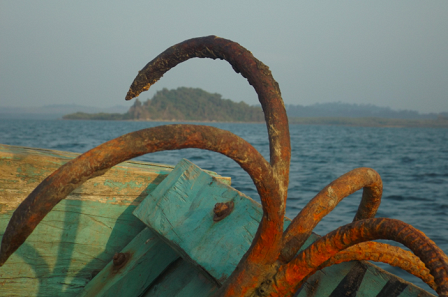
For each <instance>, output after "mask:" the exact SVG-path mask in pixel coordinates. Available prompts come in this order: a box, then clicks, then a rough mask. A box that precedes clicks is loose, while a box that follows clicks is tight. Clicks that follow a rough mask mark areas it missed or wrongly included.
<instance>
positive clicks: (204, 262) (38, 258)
mask: <svg viewBox="0 0 448 297" xmlns="http://www.w3.org/2000/svg"><path fill="white" fill-rule="evenodd" d="M76 156H77V154H74V153H65V152H57V151H50V150H39V149H30V148H23V147H13V146H7V145H0V169H1V170H0V236H1V235H2V234H3V232H4V230H5V228H6V225H7V223H8V221H9V218H10V217H11V215H12V213H13V211H14V209H15V208H16V207H17V205H18V204H19V203H20V202H21V201H22V200H23V199H24V198H25V197H26V196H27V195H28V194H29V193H30V192H31V191H32V190H33V189H34V188H35V187H36V186H37V185H38V184H39V183H40V181H41V180H43V179H44V178H45V177H46V176H47V175H48V174H50V173H51V172H53V171H54V170H56V169H57V168H59V167H60V166H61V165H62V164H64V163H65V162H67V161H68V160H70V159H72V158H74V157H76ZM229 184H230V179H229V178H223V177H220V176H219V175H217V174H216V173H212V172H204V171H202V170H200V169H199V168H198V167H196V166H195V165H194V164H192V163H190V162H188V161H186V160H183V161H181V162H180V163H179V164H178V165H177V166H176V168H175V169H173V167H172V166H167V165H156V164H149V163H143V162H124V163H122V164H120V166H116V167H114V168H113V169H111V170H110V171H109V172H107V173H106V174H105V175H103V176H99V177H96V178H93V179H91V180H89V181H87V182H86V183H85V184H83V185H82V186H81V187H79V188H78V189H76V190H75V191H74V192H73V193H72V194H70V195H69V196H68V197H67V198H66V199H65V200H63V201H62V202H61V203H59V204H58V205H57V206H56V207H55V208H54V209H53V210H52V211H51V212H50V213H49V215H47V217H45V219H44V220H43V221H42V222H41V224H40V225H39V226H38V227H37V228H36V229H35V231H34V232H33V234H32V235H31V236H30V237H29V238H28V239H27V241H26V242H25V244H24V245H22V246H21V247H20V248H19V250H17V252H15V253H14V254H13V255H12V256H11V258H10V259H9V260H8V262H7V263H6V264H5V265H4V266H3V267H1V268H0V296H211V294H213V292H214V291H215V290H216V289H217V288H218V287H219V286H220V285H221V284H222V282H223V281H224V280H225V279H226V278H227V277H228V276H229V275H230V273H231V272H232V271H233V269H234V268H235V267H236V264H237V263H238V261H239V259H240V258H241V256H242V255H243V254H244V253H245V251H246V250H247V249H248V247H249V245H250V243H251V241H252V238H253V236H254V235H255V232H256V229H257V227H258V222H259V220H260V219H261V208H260V205H259V204H258V203H257V202H255V201H253V200H251V199H250V198H248V197H247V196H245V195H244V194H242V193H240V192H238V191H236V190H235V189H233V188H231V187H230V186H229ZM228 200H232V201H234V202H235V209H234V211H233V212H232V214H231V216H229V217H228V218H226V219H224V220H222V221H220V222H213V216H212V210H213V206H214V205H215V203H217V202H225V201H228ZM137 207H138V208H137ZM133 213H134V214H133ZM288 223H289V220H286V224H285V227H286V225H287V224H288ZM316 236H317V235H312V236H311V237H310V239H309V240H308V243H307V244H309V243H311V242H312V241H313V240H315V238H316ZM117 252H121V253H123V254H125V255H127V260H126V262H125V263H124V264H123V266H117V265H114V263H113V261H112V258H113V256H114V254H115V253H117ZM347 292H351V293H350V294H349V295H347ZM296 296H300V297H304V296H432V295H431V294H429V293H427V292H425V291H423V290H421V289H419V288H417V287H415V286H414V285H412V284H409V283H407V282H405V281H403V280H401V279H399V278H397V277H395V276H394V275H392V274H389V273H387V272H385V271H383V270H381V269H379V268H378V267H376V266H375V265H372V264H370V263H368V262H357V261H353V262H349V263H344V264H339V265H335V266H332V267H328V268H325V269H324V270H323V271H321V272H318V273H316V274H315V275H313V276H312V277H311V278H310V279H309V280H308V282H307V283H306V284H305V285H304V286H303V287H302V289H301V290H300V291H299V292H298V293H297V295H296Z"/></svg>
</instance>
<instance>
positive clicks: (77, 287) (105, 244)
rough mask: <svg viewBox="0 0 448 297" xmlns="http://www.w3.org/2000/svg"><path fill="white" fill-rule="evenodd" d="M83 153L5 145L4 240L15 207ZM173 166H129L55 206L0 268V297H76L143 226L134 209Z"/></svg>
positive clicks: (0, 162)
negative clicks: (38, 186) (133, 212)
mask: <svg viewBox="0 0 448 297" xmlns="http://www.w3.org/2000/svg"><path fill="white" fill-rule="evenodd" d="M77 155H78V154H75V153H66V152H58V151H52V150H42V149H31V148H24V147H15V146H8V145H0V237H1V236H2V235H3V232H4V230H5V229H6V226H7V224H8V222H9V219H10V217H11V215H12V213H13V211H14V209H15V208H16V207H17V205H18V204H19V203H20V202H21V201H22V200H23V199H25V198H26V196H27V195H28V194H29V193H30V192H31V191H32V190H33V189H34V188H35V187H36V186H37V185H38V184H39V183H40V181H42V180H43V179H44V178H45V177H46V176H47V175H49V174H50V173H52V172H53V171H54V170H56V169H57V168H59V167H60V166H61V165H63V164H64V163H66V162H67V161H69V160H71V159H72V158H74V157H76V156H77ZM172 168H173V166H168V165H156V164H150V163H145V162H124V163H122V164H120V166H116V167H114V168H112V169H111V170H110V171H108V172H107V173H106V174H105V175H103V176H99V177H96V178H93V179H91V180H89V181H87V182H86V183H84V184H83V185H82V186H81V187H79V188H78V189H76V190H75V191H74V192H73V193H72V194H70V195H69V196H68V197H67V198H66V199H65V200H63V201H62V202H61V203H59V204H58V205H56V207H55V208H54V209H53V210H52V211H51V212H50V214H49V215H48V216H47V217H46V218H45V219H44V220H43V221H42V223H41V225H39V226H38V227H37V228H36V230H35V232H33V234H32V235H31V236H30V237H29V238H28V240H27V241H26V242H25V244H24V245H23V246H22V247H21V248H20V249H19V250H17V252H16V253H14V254H13V255H12V257H11V258H10V259H9V260H8V262H7V263H6V264H5V265H4V266H3V267H1V268H0V296H61V295H63V296H75V295H77V294H78V293H79V292H80V291H81V290H82V288H83V287H84V286H85V285H86V284H87V283H88V282H89V281H90V280H91V279H92V276H93V274H95V273H97V272H98V271H100V270H101V269H103V268H104V267H105V266H106V264H107V263H108V262H109V261H110V260H111V259H112V257H113V255H114V254H115V253H116V252H119V251H121V250H122V249H123V248H124V247H125V246H126V245H127V244H128V243H129V242H130V241H131V240H132V239H133V238H134V237H135V236H136V235H137V234H138V233H139V232H140V231H142V230H143V229H144V225H143V224H142V223H141V222H140V221H139V220H138V219H137V218H136V217H134V216H133V215H132V211H133V210H134V209H135V207H136V205H138V204H139V203H140V201H141V200H142V199H143V198H144V197H145V196H146V195H148V194H149V193H150V192H151V191H153V190H154V188H155V187H156V186H157V185H158V184H159V183H160V182H161V181H162V180H163V179H164V178H165V177H166V176H167V175H168V174H169V172H171V170H172ZM217 178H221V177H219V176H218V177H217ZM224 181H227V182H229V181H230V180H229V179H224Z"/></svg>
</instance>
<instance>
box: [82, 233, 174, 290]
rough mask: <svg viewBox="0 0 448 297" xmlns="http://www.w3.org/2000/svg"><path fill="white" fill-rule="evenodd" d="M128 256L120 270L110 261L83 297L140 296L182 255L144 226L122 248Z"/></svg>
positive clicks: (85, 288) (90, 284)
mask: <svg viewBox="0 0 448 297" xmlns="http://www.w3.org/2000/svg"><path fill="white" fill-rule="evenodd" d="M121 253H124V254H126V255H127V257H129V259H128V261H127V262H126V264H125V265H124V266H123V267H121V268H120V269H117V268H116V267H115V266H114V265H113V262H109V264H107V266H106V267H105V268H104V269H103V270H101V272H100V273H99V274H98V275H97V276H95V278H94V279H93V280H92V281H91V282H89V283H88V284H87V286H86V287H84V289H83V291H82V293H81V294H80V296H82V297H88V296H91V297H95V296H98V297H100V296H116V297H118V296H126V297H127V296H141V295H142V294H143V293H144V292H145V290H146V289H147V288H148V287H149V286H150V285H151V284H152V283H153V281H154V280H155V279H156V278H157V277H158V276H159V275H160V274H161V273H162V272H163V271H164V270H165V269H166V268H167V267H168V266H169V265H170V264H171V263H173V262H174V261H176V259H178V258H179V255H178V254H177V253H176V252H175V251H174V250H173V249H171V248H170V247H169V246H168V245H167V244H166V243H164V242H163V241H162V240H161V239H160V238H159V236H158V235H156V234H155V233H154V232H153V231H151V230H149V229H148V228H145V229H144V230H143V231H141V232H140V233H139V234H138V235H137V236H136V237H135V238H134V239H133V240H132V241H131V242H130V243H129V244H128V245H127V246H126V247H125V248H124V249H123V250H122V251H121Z"/></svg>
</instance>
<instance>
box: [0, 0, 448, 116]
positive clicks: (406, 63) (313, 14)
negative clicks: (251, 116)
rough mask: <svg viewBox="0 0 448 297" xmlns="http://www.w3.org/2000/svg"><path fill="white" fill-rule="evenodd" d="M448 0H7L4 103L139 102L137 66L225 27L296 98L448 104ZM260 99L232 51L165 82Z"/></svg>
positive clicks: (432, 107)
mask: <svg viewBox="0 0 448 297" xmlns="http://www.w3.org/2000/svg"><path fill="white" fill-rule="evenodd" d="M447 15H448V1H443V0H440V1H421V0H419V1H414V0H403V1H380V0H376V1H369V2H367V1H306V2H305V1H297V0H296V1H231V0H227V1H166V0H165V1H60V0H57V1H12V0H10V1H7V0H0V106H41V105H47V104H80V105H90V106H107V107H110V106H114V105H131V104H132V101H131V102H125V101H124V96H125V94H126V92H127V90H128V88H129V85H130V84H131V82H132V80H133V79H134V77H135V75H136V74H137V71H138V70H140V69H141V68H142V67H143V66H144V65H145V64H146V63H147V62H149V61H150V60H152V59H153V58H154V57H155V56H157V55H158V54H159V53H161V52H162V51H163V50H165V49H166V48H168V47H169V46H171V45H174V44H176V43H178V42H181V41H183V40H186V39H189V38H192V37H199V36H206V35H217V36H220V37H224V38H228V39H231V40H233V41H236V42H238V43H240V44H241V45H243V46H244V47H246V48H247V49H249V50H250V51H251V52H252V53H253V54H254V55H255V57H257V58H258V59H260V60H261V61H263V62H264V63H265V64H266V65H268V66H269V67H270V68H271V70H272V73H273V75H274V78H275V79H276V80H277V81H278V82H279V84H280V88H281V90H282V95H283V100H284V101H285V103H287V104H303V105H310V104H313V103H323V102H333V101H342V102H347V103H359V104H375V105H378V106H390V107H391V108H394V109H412V110H418V111H420V112H441V111H448V16H447ZM179 86H186V87H199V88H203V89H204V90H206V91H208V92H212V93H215V92H216V93H220V94H222V95H223V97H224V98H229V99H232V100H234V101H241V100H242V101H245V102H247V103H249V104H255V103H257V102H258V101H257V97H256V94H255V92H254V91H253V89H252V88H251V87H250V86H249V85H248V83H247V82H246V80H245V79H244V78H242V77H241V76H240V75H237V74H235V73H234V72H233V70H232V68H231V67H230V65H228V64H227V63H226V62H223V61H213V60H209V59H193V60H189V61H187V62H185V63H183V64H181V65H179V66H177V67H176V68H174V69H172V70H171V71H170V72H168V73H167V74H166V75H165V76H164V77H163V78H162V79H161V80H160V81H159V82H157V83H156V84H155V85H154V86H153V87H152V88H151V89H150V90H149V91H148V92H145V93H143V94H142V95H141V96H140V99H141V100H146V99H147V98H151V97H152V96H153V94H154V93H155V91H157V90H160V89H161V88H164V87H165V88H168V89H172V88H177V87H179Z"/></svg>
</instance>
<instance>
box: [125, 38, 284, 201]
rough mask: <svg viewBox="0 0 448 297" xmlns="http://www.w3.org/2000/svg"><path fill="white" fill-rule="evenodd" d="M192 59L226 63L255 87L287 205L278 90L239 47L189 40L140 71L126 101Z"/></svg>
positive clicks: (225, 41)
mask: <svg viewBox="0 0 448 297" xmlns="http://www.w3.org/2000/svg"><path fill="white" fill-rule="evenodd" d="M191 58H211V59H221V60H226V61H227V62H229V63H230V65H232V67H233V69H234V70H235V72H237V73H241V75H242V76H243V77H245V78H247V80H248V82H249V84H251V85H252V86H253V87H254V89H255V91H256V92H257V94H258V99H259V101H260V103H261V106H262V108H263V111H264V114H265V119H266V125H267V128H268V134H269V147H270V157H271V160H270V163H271V165H272V166H273V168H274V172H275V173H276V175H277V176H276V179H277V180H278V181H280V182H281V189H280V190H281V195H282V196H283V199H284V201H286V192H287V188H288V179H289V163H290V159H291V144H290V137H289V125H288V117H287V115H286V110H285V106H284V104H283V100H282V97H281V93H280V88H279V86H278V83H277V82H276V81H275V80H274V78H273V77H272V74H271V71H270V70H269V67H267V66H266V65H264V64H263V63H262V62H261V61H259V60H258V59H256V58H255V57H254V56H253V55H252V53H251V52H250V51H248V50H247V49H245V48H244V47H242V46H241V45H239V44H238V43H236V42H233V41H231V40H228V39H224V38H219V37H217V36H207V37H199V38H193V39H189V40H186V41H184V42H181V43H178V44H176V45H174V46H172V47H170V48H168V49H166V50H165V51H164V52H163V53H161V54H160V55H159V56H157V57H156V58H155V59H153V60H152V61H151V62H149V63H148V64H147V65H146V66H145V67H144V68H143V69H142V70H140V71H139V73H138V75H137V77H136V78H135V79H134V81H133V82H132V85H131V87H130V89H129V91H128V93H127V95H126V100H130V99H132V98H135V97H137V96H138V95H139V94H140V93H141V92H144V91H147V90H148V89H149V88H150V86H151V85H153V84H154V83H155V82H156V81H158V80H159V79H160V78H161V77H162V76H163V74H165V73H166V72H167V71H168V70H170V69H171V68H173V67H175V66H176V65H178V64H180V63H182V62H185V61H187V60H189V59H191Z"/></svg>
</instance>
